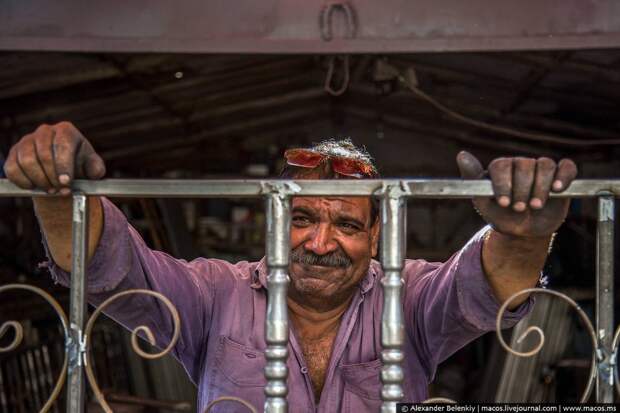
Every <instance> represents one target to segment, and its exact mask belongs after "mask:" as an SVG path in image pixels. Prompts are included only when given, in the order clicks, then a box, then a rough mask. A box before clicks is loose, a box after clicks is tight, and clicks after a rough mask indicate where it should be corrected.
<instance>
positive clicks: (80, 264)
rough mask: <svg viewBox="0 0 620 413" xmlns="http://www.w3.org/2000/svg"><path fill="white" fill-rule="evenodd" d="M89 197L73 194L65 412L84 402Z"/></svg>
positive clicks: (79, 409) (78, 410)
mask: <svg viewBox="0 0 620 413" xmlns="http://www.w3.org/2000/svg"><path fill="white" fill-rule="evenodd" d="M87 199H88V198H87V197H86V195H84V194H82V193H76V194H74V195H73V241H72V242H73V252H72V263H71V292H70V305H69V337H68V339H67V343H66V347H67V354H68V361H69V370H68V385H67V413H83V412H84V405H85V401H86V391H85V389H86V379H85V376H84V350H85V348H84V347H85V346H84V333H83V332H84V326H85V324H86V316H87V304H86V261H87V259H88V200H87Z"/></svg>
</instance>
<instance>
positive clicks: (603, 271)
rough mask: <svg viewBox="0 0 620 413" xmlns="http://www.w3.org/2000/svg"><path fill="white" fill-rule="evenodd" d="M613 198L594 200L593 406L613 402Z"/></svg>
mask: <svg viewBox="0 0 620 413" xmlns="http://www.w3.org/2000/svg"><path fill="white" fill-rule="evenodd" d="M614 201H615V200H614V198H613V197H612V196H611V195H605V196H601V197H599V199H598V225H597V229H596V234H597V237H596V334H597V336H598V340H599V348H598V349H597V356H598V357H597V358H598V360H597V361H598V366H599V369H598V375H597V377H596V401H597V403H613V401H614V366H613V363H611V357H612V352H613V349H612V341H613V335H614V214H615V211H614V209H615V208H614V203H615V202H614Z"/></svg>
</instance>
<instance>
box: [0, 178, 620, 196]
mask: <svg viewBox="0 0 620 413" xmlns="http://www.w3.org/2000/svg"><path fill="white" fill-rule="evenodd" d="M276 182H294V184H295V185H296V186H297V187H298V191H296V195H301V196H323V195H341V196H368V195H373V194H378V193H380V192H381V190H382V188H383V186H384V185H401V183H402V184H403V185H405V186H406V187H408V188H409V189H408V193H407V195H406V196H407V197H415V198H471V197H474V196H492V195H493V190H492V187H491V182H490V181H488V180H471V181H469V180H468V181H464V180H461V179H384V180H370V179H368V180H366V179H363V180H359V179H358V180H349V179H347V180H345V179H342V180H300V181H282V180H274V179H263V180H261V179H252V180H239V179H196V180H179V179H104V180H101V181H88V180H76V181H74V182H73V185H72V187H73V189H74V190H75V191H79V192H82V193H84V194H85V195H106V196H110V197H134V198H150V197H151V198H152V197H171V198H190V197H191V198H204V197H233V198H237V197H259V196H261V195H262V194H263V192H262V191H263V187H264V185H265V183H276ZM601 193H610V194H613V196H616V197H618V196H620V179H580V180H576V181H573V183H572V184H571V185H570V186H569V187H568V188H567V189H566V190H565V191H563V192H561V193H555V192H553V193H551V194H550V196H551V197H577V198H580V197H581V198H584V197H596V196H599V195H600V194H601ZM42 195H46V196H47V194H46V193H45V192H43V191H39V190H24V189H20V188H18V187H17V186H15V185H14V184H13V183H11V182H9V181H8V180H7V179H0V197H32V196H42Z"/></svg>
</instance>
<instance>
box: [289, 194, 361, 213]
mask: <svg viewBox="0 0 620 413" xmlns="http://www.w3.org/2000/svg"><path fill="white" fill-rule="evenodd" d="M301 206H303V207H309V208H313V209H320V208H338V209H341V210H343V212H344V211H346V212H347V213H354V212H355V213H356V214H358V215H360V216H361V215H364V214H365V213H369V212H370V202H369V199H368V198H366V197H359V196H357V197H346V196H326V197H318V196H296V197H293V208H295V207H301Z"/></svg>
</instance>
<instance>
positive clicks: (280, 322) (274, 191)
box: [265, 185, 291, 413]
mask: <svg viewBox="0 0 620 413" xmlns="http://www.w3.org/2000/svg"><path fill="white" fill-rule="evenodd" d="M265 192H267V193H268V195H267V202H266V203H267V205H266V219H267V234H266V256H267V268H268V271H269V275H268V277H267V290H268V292H267V294H268V295H267V318H266V320H265V342H266V343H267V349H266V350H265V358H266V359H267V365H266V366H265V378H266V379H267V385H266V386H265V396H266V400H265V412H266V413H286V412H287V411H288V402H287V400H286V396H287V394H288V387H287V383H286V380H287V378H288V367H287V364H286V362H287V360H288V338H289V328H288V306H287V303H286V296H287V288H288V283H289V277H288V264H289V255H290V227H291V198H290V196H289V191H288V189H287V187H286V185H272V186H269V187H268V190H267V191H265Z"/></svg>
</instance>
